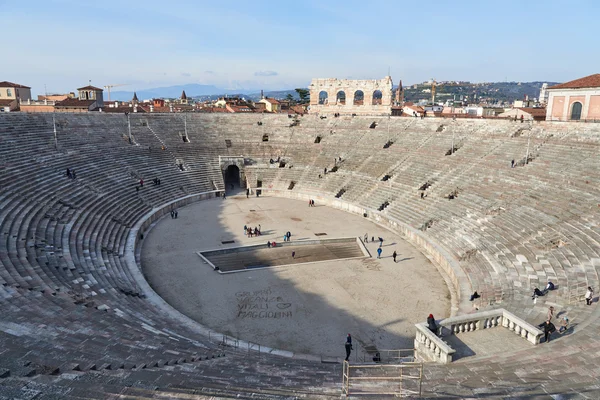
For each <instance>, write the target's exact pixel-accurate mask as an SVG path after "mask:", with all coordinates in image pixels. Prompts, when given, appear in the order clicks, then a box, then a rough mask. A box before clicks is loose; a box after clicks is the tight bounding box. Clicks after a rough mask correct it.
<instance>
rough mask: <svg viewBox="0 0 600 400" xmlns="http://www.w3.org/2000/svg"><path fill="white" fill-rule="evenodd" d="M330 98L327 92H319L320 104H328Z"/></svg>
mask: <svg viewBox="0 0 600 400" xmlns="http://www.w3.org/2000/svg"><path fill="white" fill-rule="evenodd" d="M328 97H329V94H328V93H327V92H326V91H324V90H321V91H320V92H319V104H327V103H328V100H329V99H328Z"/></svg>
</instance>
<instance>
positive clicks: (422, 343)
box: [415, 308, 543, 364]
mask: <svg viewBox="0 0 600 400" xmlns="http://www.w3.org/2000/svg"><path fill="white" fill-rule="evenodd" d="M496 327H503V328H506V329H508V330H509V331H511V332H514V333H515V334H516V335H519V336H520V337H522V338H523V339H525V340H527V341H528V342H530V343H531V344H533V345H537V344H539V343H540V339H541V337H542V334H543V332H542V331H541V330H539V329H538V328H537V327H535V326H533V325H531V324H530V323H528V322H526V321H524V320H523V319H521V318H519V317H517V316H516V315H514V314H513V313H511V312H508V311H506V310H504V309H502V308H499V309H496V310H491V311H483V312H479V313H474V314H467V315H461V316H458V317H452V318H447V319H445V320H442V321H440V322H439V323H438V331H437V332H435V333H434V332H432V331H431V330H429V328H428V326H427V324H425V323H420V324H416V328H417V335H416V338H415V349H416V351H417V355H418V356H419V357H420V358H423V359H425V360H428V361H434V362H438V363H442V364H448V363H450V362H452V355H453V354H454V353H455V350H454V349H452V348H451V347H450V346H449V345H448V344H447V343H445V342H444V341H443V340H442V337H444V336H447V335H458V334H463V333H467V332H474V331H478V330H485V329H491V328H496Z"/></svg>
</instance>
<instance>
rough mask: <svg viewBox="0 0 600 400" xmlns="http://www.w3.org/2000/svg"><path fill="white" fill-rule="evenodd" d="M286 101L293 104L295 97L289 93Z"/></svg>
mask: <svg viewBox="0 0 600 400" xmlns="http://www.w3.org/2000/svg"><path fill="white" fill-rule="evenodd" d="M285 99H286V100H287V101H289V102H290V103H293V102H294V96H292V94H291V93H288V95H287V96H285Z"/></svg>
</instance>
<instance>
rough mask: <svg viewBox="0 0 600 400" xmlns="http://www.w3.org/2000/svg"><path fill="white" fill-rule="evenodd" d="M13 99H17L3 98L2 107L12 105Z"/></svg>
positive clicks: (0, 105) (0, 103)
mask: <svg viewBox="0 0 600 400" xmlns="http://www.w3.org/2000/svg"><path fill="white" fill-rule="evenodd" d="M13 101H16V99H2V100H0V107H6V106H10V104H11V103H12V102H13Z"/></svg>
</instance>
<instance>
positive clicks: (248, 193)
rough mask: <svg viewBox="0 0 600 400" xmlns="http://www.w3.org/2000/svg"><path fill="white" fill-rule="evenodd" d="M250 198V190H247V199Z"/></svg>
mask: <svg viewBox="0 0 600 400" xmlns="http://www.w3.org/2000/svg"><path fill="white" fill-rule="evenodd" d="M248 196H250V188H248V189H246V198H248Z"/></svg>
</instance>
